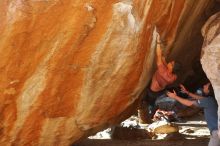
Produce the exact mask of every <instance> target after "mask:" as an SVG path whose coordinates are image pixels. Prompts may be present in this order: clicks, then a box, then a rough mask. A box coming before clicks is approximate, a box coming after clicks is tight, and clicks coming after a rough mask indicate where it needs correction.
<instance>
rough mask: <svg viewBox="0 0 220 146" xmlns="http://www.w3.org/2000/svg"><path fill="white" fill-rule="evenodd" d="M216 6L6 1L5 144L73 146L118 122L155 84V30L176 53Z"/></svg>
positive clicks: (1, 109)
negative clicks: (204, 13) (91, 134)
mask: <svg viewBox="0 0 220 146" xmlns="http://www.w3.org/2000/svg"><path fill="white" fill-rule="evenodd" d="M212 2H213V1H212V0H204V1H192V0H172V1H171V0H163V1H161V0H139V1H138V0H128V1H118V0H117V1H116V0H77V1H76V0H10V1H8V0H1V1H0V20H1V22H0V46H1V47H0V56H1V58H0V129H1V130H0V145H4V146H8V145H16V146H23V145H28V146H32V145H33V146H35V145H41V146H53V145H58V146H66V145H70V144H71V143H73V142H75V141H76V140H78V139H80V138H81V137H83V136H85V135H89V134H90V133H94V132H96V131H97V130H98V129H101V128H104V127H106V126H108V125H111V124H113V123H114V122H115V121H117V119H118V116H120V117H123V116H121V113H122V112H123V111H125V109H127V108H128V107H129V106H130V105H132V104H133V103H134V102H135V100H137V99H138V97H139V96H140V94H141V92H142V90H143V89H144V87H145V86H146V84H147V83H148V81H149V79H150V78H151V73H152V70H153V69H152V66H153V62H154V56H155V53H154V47H155V33H154V30H155V29H154V28H155V26H157V29H158V31H159V33H160V34H161V37H162V39H163V40H165V42H166V52H167V54H169V52H172V50H175V48H173V49H171V47H172V46H173V44H174V42H175V41H176V38H184V37H186V36H188V33H187V32H188V30H191V26H192V25H194V24H195V23H196V22H197V19H199V18H200V17H201V15H202V14H203V12H204V11H205V10H206V9H207V7H209V5H210V4H212ZM183 31H184V33H181V37H180V36H179V32H183ZM177 42H178V41H177ZM178 44H180V43H178ZM177 50H178V49H177ZM122 119H123V118H122Z"/></svg>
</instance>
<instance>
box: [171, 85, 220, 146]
mask: <svg viewBox="0 0 220 146" xmlns="http://www.w3.org/2000/svg"><path fill="white" fill-rule="evenodd" d="M181 90H182V92H184V93H186V94H187V95H189V96H190V97H191V98H192V99H194V100H188V99H184V98H181V97H180V96H178V95H177V94H176V93H175V91H174V92H168V93H167V95H168V96H169V97H170V98H173V99H176V100H177V101H179V102H180V103H182V104H184V105H186V106H197V107H201V108H203V110H204V114H205V119H206V122H207V125H208V128H209V130H210V133H211V138H210V141H209V146H220V139H219V138H218V135H217V130H218V124H217V122H218V114H217V110H218V104H217V101H216V100H215V98H214V92H213V88H212V86H211V84H210V82H208V83H206V84H205V85H204V86H203V89H202V90H200V91H199V94H193V93H191V92H189V91H188V90H186V88H185V87H184V86H183V85H181Z"/></svg>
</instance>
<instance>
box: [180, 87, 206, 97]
mask: <svg viewBox="0 0 220 146" xmlns="http://www.w3.org/2000/svg"><path fill="white" fill-rule="evenodd" d="M180 88H181V91H182V92H184V93H186V94H187V95H188V96H190V97H192V98H193V99H202V98H203V97H202V96H199V95H197V94H194V93H191V92H189V91H188V90H187V89H186V88H185V87H184V86H183V85H182V84H180Z"/></svg>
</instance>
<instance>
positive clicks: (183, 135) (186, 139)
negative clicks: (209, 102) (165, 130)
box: [72, 112, 210, 146]
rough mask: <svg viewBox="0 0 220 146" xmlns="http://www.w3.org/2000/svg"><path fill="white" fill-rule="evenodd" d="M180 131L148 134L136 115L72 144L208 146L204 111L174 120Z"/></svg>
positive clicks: (75, 145) (93, 145)
mask: <svg viewBox="0 0 220 146" xmlns="http://www.w3.org/2000/svg"><path fill="white" fill-rule="evenodd" d="M174 124H175V125H177V126H178V128H179V133H173V134H156V135H155V136H154V137H153V138H152V137H151V136H149V135H148V134H146V132H145V129H146V128H145V125H140V124H139V123H138V118H137V117H136V116H131V117H130V118H129V119H127V120H125V121H124V122H122V123H121V124H120V125H118V126H116V127H112V128H108V129H106V130H104V131H101V132H98V133H97V134H96V135H94V136H90V137H88V138H87V139H85V140H83V141H81V142H78V143H76V144H73V145H72V146H161V145H166V146H207V145H208V141H209V136H210V133H209V130H208V128H207V125H206V122H205V120H204V115H203V113H202V112H199V113H197V114H196V115H194V116H192V117H190V118H184V119H182V120H181V121H180V122H174Z"/></svg>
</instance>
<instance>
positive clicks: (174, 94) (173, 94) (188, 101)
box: [167, 91, 194, 106]
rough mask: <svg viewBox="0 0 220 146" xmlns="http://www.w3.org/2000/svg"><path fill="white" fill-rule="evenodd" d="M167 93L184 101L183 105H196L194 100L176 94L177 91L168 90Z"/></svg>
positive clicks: (181, 101)
mask: <svg viewBox="0 0 220 146" xmlns="http://www.w3.org/2000/svg"><path fill="white" fill-rule="evenodd" d="M167 95H168V96H169V97H170V98H173V99H176V100H177V101H179V102H180V103H182V104H183V105H186V106H192V105H194V101H191V100H188V99H184V98H181V97H179V96H177V95H176V93H175V91H174V92H173V93H172V92H167Z"/></svg>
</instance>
